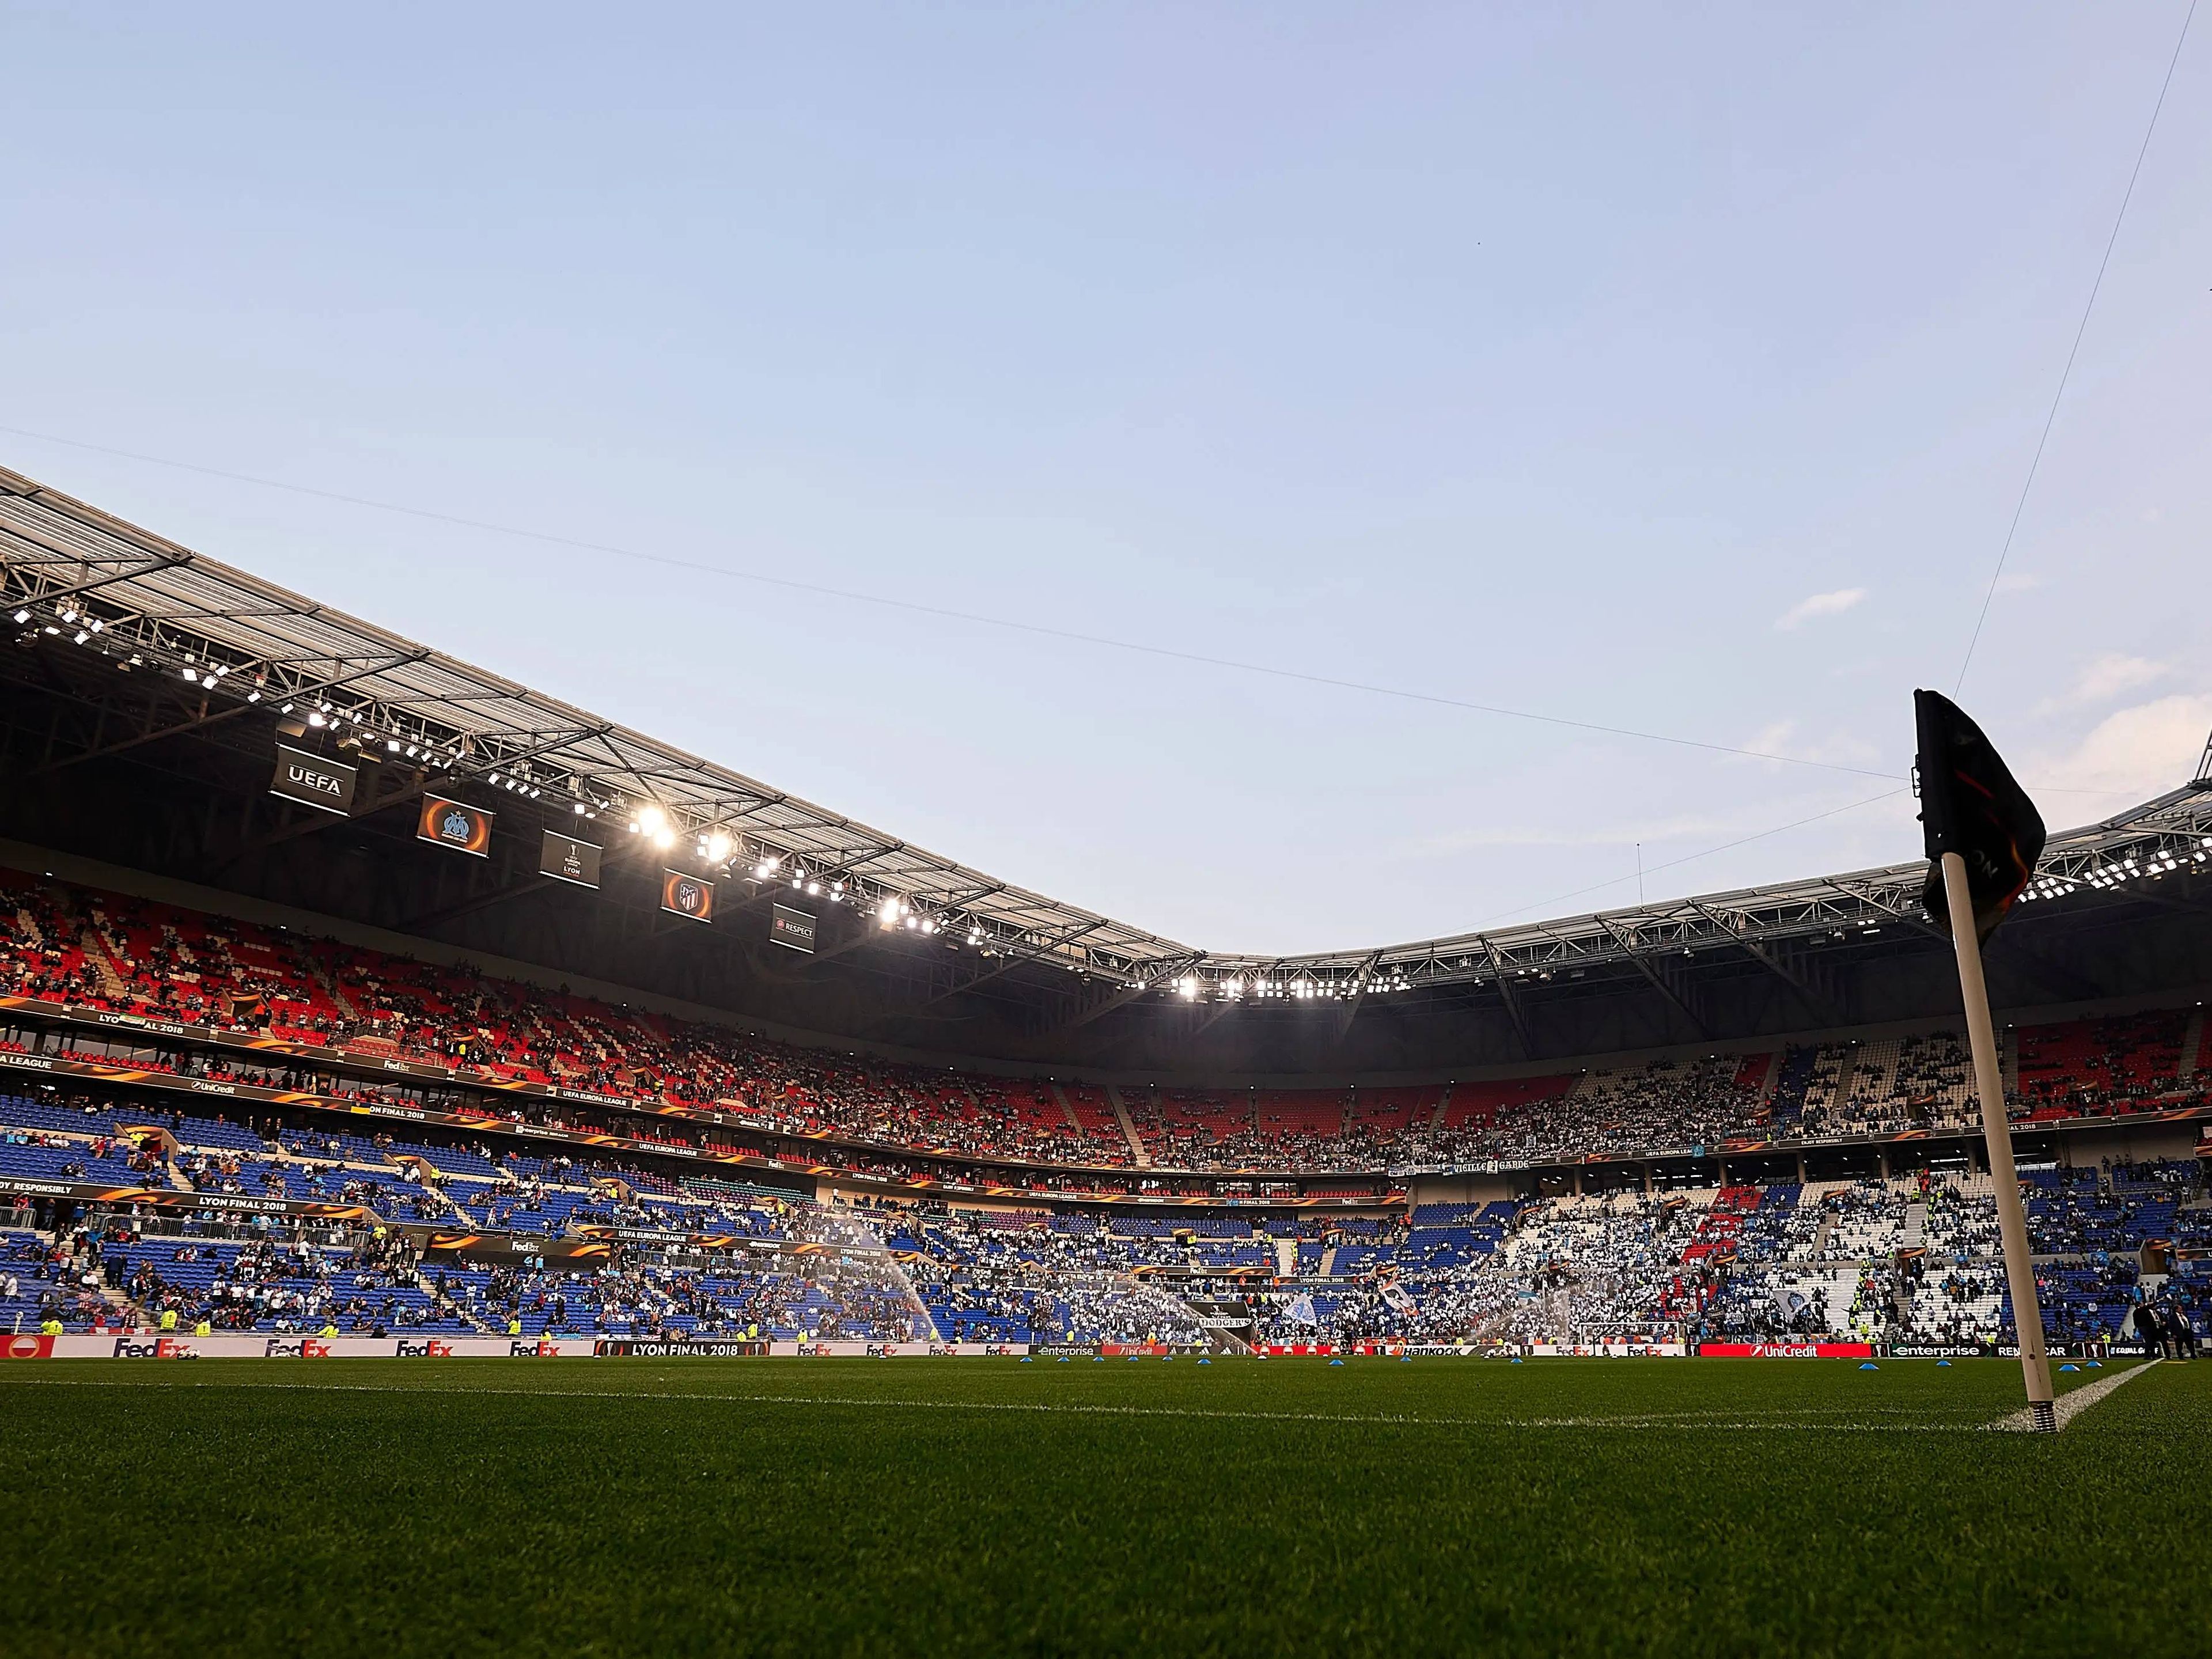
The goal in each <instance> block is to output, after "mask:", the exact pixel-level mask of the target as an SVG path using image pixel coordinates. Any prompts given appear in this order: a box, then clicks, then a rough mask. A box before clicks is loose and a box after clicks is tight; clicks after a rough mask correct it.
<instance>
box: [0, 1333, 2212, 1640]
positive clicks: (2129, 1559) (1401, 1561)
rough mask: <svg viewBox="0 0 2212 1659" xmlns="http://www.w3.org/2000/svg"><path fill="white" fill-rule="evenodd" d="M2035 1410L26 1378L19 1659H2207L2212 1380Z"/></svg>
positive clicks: (1478, 1390) (303, 1365)
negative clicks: (2150, 1658)
mask: <svg viewBox="0 0 2212 1659" xmlns="http://www.w3.org/2000/svg"><path fill="white" fill-rule="evenodd" d="M2105 1374H2106V1375H2109V1374H2110V1373H2109V1372H2106V1373H2105ZM2099 1375H2100V1374H2099V1373H2097V1372H2088V1373H2085V1374H2082V1375H2081V1376H2067V1377H2065V1378H2063V1379H2062V1380H2063V1382H2064V1383H2068V1384H2075V1383H2082V1382H2087V1381H2091V1380H2093V1379H2095V1378H2096V1377H2097V1376H2099ZM2019 1394H2020V1372H2019V1368H2018V1366H2017V1365H2015V1364H2012V1363H2011V1362H1996V1361H1979V1362H1968V1361H1961V1362H1959V1363H1956V1364H1953V1365H1951V1366H1949V1367H1948V1368H1944V1367H1938V1366H1937V1365H1936V1364H1935V1363H1934V1362H1932V1361H1924V1360H1918V1361H1908V1360H1891V1361H1885V1362H1883V1364H1882V1366H1881V1370H1877V1371H1862V1370H1858V1369H1857V1365H1856V1364H1853V1363H1851V1362H1849V1361H1844V1362H1833V1361H1724V1360H1708V1361H1681V1360H1674V1361H1667V1360H1653V1361H1639V1360H1602V1361H1597V1360H1588V1361H1577V1360H1557V1361H1541V1360H1539V1361H1531V1362H1529V1363H1528V1364H1522V1365H1509V1364H1500V1363H1498V1362H1496V1361H1488V1360H1464V1359H1461V1360H1455V1359H1424V1360H1418V1361H1415V1362H1413V1363H1411V1364H1401V1363H1398V1362H1395V1361H1389V1360H1373V1359H1368V1360H1354V1361H1352V1362H1350V1363H1348V1364H1344V1365H1342V1366H1330V1365H1328V1364H1326V1363H1324V1362H1321V1361H1305V1360H1288V1361H1270V1362H1268V1363H1267V1364H1257V1363H1254V1362H1252V1361H1249V1360H1244V1361H1222V1362H1218V1363H1216V1364H1212V1365H1205V1366H1201V1365H1197V1364H1194V1363H1192V1362H1191V1361H1190V1360H1188V1359H1176V1360H1172V1361H1160V1360H1147V1361H1143V1362H1139V1363H1129V1362H1126V1361H1121V1360H1112V1361H1107V1362H1104V1363H1094V1362H1091V1361H1089V1360H1077V1361H1075V1362H1073V1363H1071V1364H1056V1363H1054V1362H1053V1361H1050V1360H1046V1359H1039V1360H1037V1361H1036V1362H1034V1363H1031V1364H1019V1363H1018V1362H1015V1361H1012V1360H1006V1361H999V1360H924V1359H897V1360H884V1361H866V1360H844V1361H838V1360H759V1359H754V1360H672V1361H655V1360H624V1361H591V1362H581V1361H579V1362H562V1361H544V1362H521V1361H497V1360H483V1361H468V1360H459V1361H447V1362H439V1361H413V1360H391V1361H383V1360H379V1361H344V1360H326V1361H296V1362H285V1361H263V1360H253V1361H228V1362H225V1361H218V1360H203V1361H197V1362H181V1363H171V1364H153V1363H148V1364H136V1365H133V1364H127V1363H117V1362H88V1363H75V1364H72V1363H65V1362H26V1363H24V1364H20V1365H16V1366H12V1367H10V1368H9V1370H6V1371H5V1372H0V1474H4V1479H5V1486H6V1490H7V1491H8V1492H9V1494H10V1496H11V1498H12V1499H13V1502H12V1505H11V1507H12V1510H13V1514H12V1515H11V1516H10V1517H9V1524H7V1525H5V1526H4V1527H0V1602H4V1611H0V1653H5V1654H7V1655H10V1656H30V1655H47V1654H55V1655H60V1654H69V1655H76V1654H104V1653H241V1654H260V1653H269V1654H286V1655H296V1654H308V1655H316V1656H322V1655H336V1654H380V1655H381V1654H414V1653H422V1654H441V1655H442V1654H470V1653H484V1654H500V1655H526V1654H536V1653H590V1654H653V1655H662V1654H690V1653H712V1652H757V1653H819V1652H828V1653H852V1654H902V1653H925V1652H967V1653H1003V1652H1008V1651H1024V1652H1101V1653H1114V1654H1133V1653H1147V1652H1160V1653H1176V1654H1183V1653H1212V1652H1219V1653H1236V1654H1271V1653H1286V1652H1295V1653H1391V1654H1407V1653H1429V1652H1467V1651H1501V1650H1502V1651H1527V1652H1546V1653H1558V1652H1619V1651H1624V1650H1626V1651H1650V1650H1664V1651H1676V1652H1692V1651H1694V1652H1699V1653H1703V1654H1714V1653H1748V1652H1808V1653H1823V1652H1831V1653H1880V1652H1946V1653H1959V1652H1969V1651H1982V1652H2048V1653H2056V1652H2061V1651H2065V1650H2106V1649H2111V1648H2119V1649H2123V1650H2128V1651H2130V1652H2133V1653H2137V1654H2142V1653H2190V1654H2202V1653H2204V1652H2206V1651H2209V1650H2212V1634H2209V1633H2208V1632H2212V1623H2208V1620H2212V1542H2208V1541H2212V1365H2206V1364H2193V1365H2191V1364H2166V1365H2162V1366H2160V1367H2158V1368H2157V1369H2155V1370H2153V1371H2152V1372H2150V1374H2148V1376H2142V1377H2140V1378H2137V1379H2136V1380H2134V1381H2133V1382H2131V1383H2130V1384H2129V1385H2128V1386H2126V1387H2124V1388H2121V1389H2118V1390H2117V1391H2116V1392H2114V1393H2113V1394H2112V1396H2111V1397H2110V1398H2109V1399H2107V1400H2105V1401H2101V1402H2100V1403H2099V1404H2097V1405H2096V1406H2094V1407H2092V1408H2090V1409H2089V1410H2087V1411H2086V1412H2084V1413H2081V1415H2080V1416H2079V1417H2078V1418H2077V1419H2075V1421H2074V1423H2073V1424H2072V1425H2071V1426H2070V1427H2069V1428H2068V1429H2067V1431H2065V1432H2064V1433H2063V1435H2061V1436H2059V1437H2057V1438H2056V1439H2052V1438H2051V1437H2031V1436H2026V1435H2019V1434H2004V1433H1992V1432H1989V1431H1987V1430H1986V1428H1985V1426H1984V1425H1987V1424H1988V1423H1990V1421H1992V1420H1993V1419H1997V1418H1999V1417H2001V1416H2002V1415H2003V1414H2004V1413H2006V1412H2008V1411H2009V1410H2011V1409H2012V1408H2014V1407H2015V1406H2016V1405H2017V1404H2018V1403H2019Z"/></svg>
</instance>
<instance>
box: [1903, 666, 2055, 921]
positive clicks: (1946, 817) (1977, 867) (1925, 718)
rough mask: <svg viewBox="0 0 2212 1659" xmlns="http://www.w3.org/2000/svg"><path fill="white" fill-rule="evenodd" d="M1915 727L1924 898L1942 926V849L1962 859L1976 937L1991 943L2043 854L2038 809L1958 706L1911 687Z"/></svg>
mask: <svg viewBox="0 0 2212 1659" xmlns="http://www.w3.org/2000/svg"><path fill="white" fill-rule="evenodd" d="M1912 712H1913V715H1914V718H1915V721H1916V723H1917V726H1918V727H1919V740H1920V741H1919V748H1920V754H1919V769H1920V826H1921V829H1922V831H1923V838H1924V839H1925V841H1926V842H1927V845H1928V884H1927V886H1926V888H1924V889H1923V890H1922V893H1921V902H1923V904H1925V905H1926V906H1927V907H1928V914H1929V915H1931V916H1933V917H1934V918H1935V919H1936V921H1938V922H1941V923H1943V924H1945V925H1946V926H1947V927H1948V924H1949V922H1950V916H1951V911H1950V905H1949V903H1948V900H1947V898H1946V896H1945V894H1944V890H1943V868H1942V865H1943V854H1946V853H1956V854H1959V856H1960V858H1961V859H1963V860H1965V861H1966V890H1967V892H1968V894H1969V895H1970V896H1971V897H1972V904H1973V916H1974V940H1975V943H1977V944H1985V943H1987V942H1988V939H1989V937H1990V934H1991V933H1995V932H1996V927H1997V924H1998V923H1999V922H2001V921H2003V920H2004V918H2005V912H2006V911H2007V910H2008V909H2010V908H2012V902H2013V901H2014V900H2015V899H2016V898H2018V897H2019V896H2020V895H2021V890H2022V889H2024V888H2025V887H2026V886H2027V884H2028V880H2029V878H2031V877H2033V875H2034V874H2035V861H2036V860H2037V859H2039V858H2040V857H2042V856H2043V841H2044V829H2043V815H2042V814H2041V813H2040V812H2038V811H2036V810H2035V803H2034V802H2033V801H2032V800H2030V799H2028V798H2027V791H2026V790H2024V789H2022V788H2021V787H2020V785H2019V784H2018V783H2017V782H2015V781H2014V779H2013V775H2012V773H2011V772H2010V770H2009V769H2007V767H2006V766H2005V763H2004V760H2003V758H2002V757H2001V756H1999V755H1998V753H1997V751H1996V749H1994V748H1993V747H1991V746H1990V740H1989V739H1988V738H1986V737H1984V736H1983V735H1982V728H1981V727H1980V726H1977V725H1975V724H1974V723H1973V721H1972V720H1968V719H1967V718H1966V712H1965V711H1964V710H1963V709H1961V708H1960V707H1959V705H1958V704H1956V703H1955V702H1952V701H1951V700H1950V699H1949V698H1948V697H1947V696H1943V695H1942V693H1941V692H1939V691H1915V692H1914V693H1913V694H1912Z"/></svg>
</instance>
